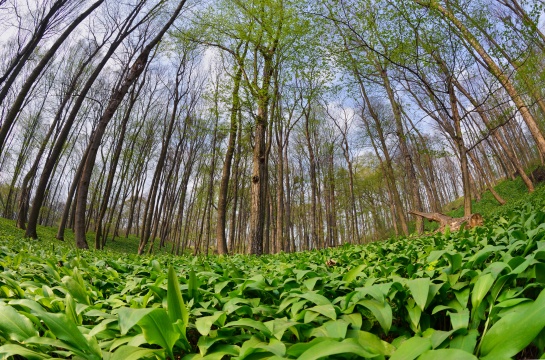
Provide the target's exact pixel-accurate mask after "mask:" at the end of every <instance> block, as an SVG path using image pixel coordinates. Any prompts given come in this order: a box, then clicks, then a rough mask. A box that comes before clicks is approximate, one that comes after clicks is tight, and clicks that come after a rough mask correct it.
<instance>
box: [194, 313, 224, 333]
mask: <svg viewBox="0 0 545 360" xmlns="http://www.w3.org/2000/svg"><path fill="white" fill-rule="evenodd" d="M220 318H221V319H220ZM226 318H227V315H226V314H225V312H223V311H218V312H216V313H215V314H214V315H211V316H203V317H200V318H198V319H197V321H196V322H195V326H196V327H197V330H198V331H199V332H200V333H201V335H205V336H206V335H208V334H209V333H210V329H211V328H212V325H213V324H214V323H215V322H216V321H218V319H220V321H219V322H220V323H221V325H223V324H224V323H225V319H226Z"/></svg>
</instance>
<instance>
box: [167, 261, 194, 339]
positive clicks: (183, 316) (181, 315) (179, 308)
mask: <svg viewBox="0 0 545 360" xmlns="http://www.w3.org/2000/svg"><path fill="white" fill-rule="evenodd" d="M167 309H168V316H169V318H170V321H171V322H172V323H175V322H176V321H178V320H181V324H182V329H181V331H182V334H183V335H184V336H185V328H186V327H187V324H188V322H189V313H188V311H187V308H186V306H185V304H184V299H183V298H182V293H181V291H180V285H179V283H178V277H177V276H176V272H175V271H174V268H173V267H172V266H169V268H168V285H167Z"/></svg>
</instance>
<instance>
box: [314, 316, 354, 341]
mask: <svg viewBox="0 0 545 360" xmlns="http://www.w3.org/2000/svg"><path fill="white" fill-rule="evenodd" d="M348 325H349V324H348V323H347V322H346V321H344V320H334V321H328V322H326V323H325V324H323V325H322V326H320V327H317V328H315V329H312V331H311V332H310V335H309V337H328V338H334V339H339V340H342V339H344V338H345V337H346V331H347V330H348Z"/></svg>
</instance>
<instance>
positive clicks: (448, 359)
mask: <svg viewBox="0 0 545 360" xmlns="http://www.w3.org/2000/svg"><path fill="white" fill-rule="evenodd" d="M436 359H441V360H478V359H477V357H476V356H475V355H473V354H471V353H468V352H466V351H463V350H459V349H439V350H428V351H426V352H425V353H423V354H422V355H420V356H419V357H418V360H436Z"/></svg>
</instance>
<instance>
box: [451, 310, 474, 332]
mask: <svg viewBox="0 0 545 360" xmlns="http://www.w3.org/2000/svg"><path fill="white" fill-rule="evenodd" d="M447 315H448V316H449V317H450V322H451V323H452V329H453V330H458V329H467V326H468V325H469V310H468V309H464V310H462V311H460V312H451V311H447Z"/></svg>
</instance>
